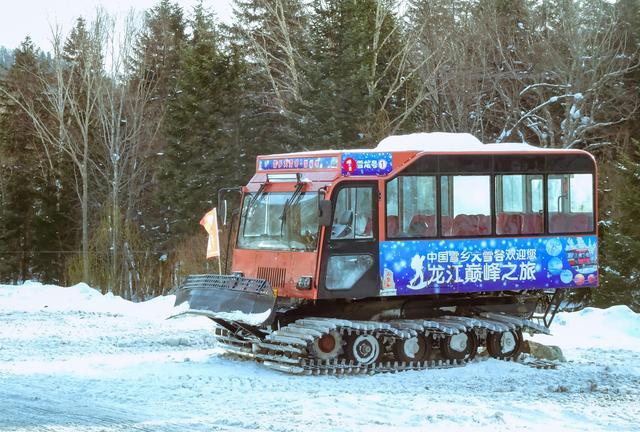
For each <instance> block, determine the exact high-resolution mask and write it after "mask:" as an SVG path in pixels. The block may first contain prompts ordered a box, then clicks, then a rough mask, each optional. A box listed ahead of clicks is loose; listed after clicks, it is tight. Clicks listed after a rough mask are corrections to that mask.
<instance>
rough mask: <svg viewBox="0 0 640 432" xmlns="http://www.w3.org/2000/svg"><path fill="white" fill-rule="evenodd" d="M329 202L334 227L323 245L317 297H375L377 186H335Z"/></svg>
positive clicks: (368, 183) (374, 183)
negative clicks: (330, 203)
mask: <svg viewBox="0 0 640 432" xmlns="http://www.w3.org/2000/svg"><path fill="white" fill-rule="evenodd" d="M331 200H332V205H333V225H332V226H331V230H330V232H329V230H327V233H326V235H325V241H324V244H323V254H322V263H321V268H320V284H319V290H318V297H319V298H363V297H374V296H378V295H379V293H380V277H379V274H378V273H379V263H378V261H379V257H378V229H377V227H378V205H377V204H378V203H377V201H378V188H377V183H376V182H358V183H351V182H350V183H348V184H345V185H344V186H338V189H337V190H336V191H335V192H334V193H333V194H332V198H331Z"/></svg>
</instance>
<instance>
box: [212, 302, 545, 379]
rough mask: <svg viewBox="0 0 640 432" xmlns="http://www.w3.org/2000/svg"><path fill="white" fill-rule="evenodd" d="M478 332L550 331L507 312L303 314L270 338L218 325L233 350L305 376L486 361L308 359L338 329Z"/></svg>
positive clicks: (403, 333) (399, 333)
mask: <svg viewBox="0 0 640 432" xmlns="http://www.w3.org/2000/svg"><path fill="white" fill-rule="evenodd" d="M477 330H480V331H484V332H502V331H509V330H521V331H526V332H529V333H545V334H549V330H548V329H547V328H546V327H543V326H540V325H539V324H537V323H534V322H532V321H529V320H526V319H522V318H518V317H513V316H508V315H502V314H483V315H482V316H478V317H463V316H443V317H438V318H431V319H429V320H396V321H390V322H376V321H353V320H343V319H336V318H303V319H299V320H297V321H295V322H294V323H291V324H289V325H287V326H285V327H282V328H280V329H278V330H276V331H273V332H271V333H269V334H267V336H266V337H265V339H264V340H260V339H258V338H256V337H254V336H249V335H247V336H246V337H242V336H235V335H232V334H231V333H230V332H229V331H227V330H225V329H222V328H216V338H217V340H218V343H219V344H220V345H222V346H223V347H224V348H225V349H226V350H227V351H229V352H231V353H233V354H235V355H238V356H242V357H248V358H252V359H254V360H256V361H258V362H260V363H262V364H263V365H264V366H266V367H268V368H271V369H274V370H278V371H281V372H286V373H291V374H305V375H356V374H375V373H394V372H402V371H408V370H424V369H442V368H452V367H459V366H462V365H464V364H466V363H468V362H477V361H480V360H479V359H478V358H477V357H476V358H471V359H466V360H453V359H451V360H438V361H425V362H412V363H403V362H384V361H383V362H377V363H374V364H370V365H363V364H354V363H353V362H347V361H346V360H341V359H333V360H319V359H312V358H308V357H306V355H307V353H308V348H309V347H310V345H311V344H312V343H313V341H314V340H315V339H316V338H319V337H321V336H322V335H323V334H326V333H329V332H331V331H337V332H339V333H341V334H342V335H343V336H345V335H350V334H354V333H356V334H373V335H375V336H383V337H384V336H386V337H390V338H410V337H413V336H415V335H416V334H418V333H424V332H428V333H430V334H431V335H433V337H435V338H443V337H446V336H447V335H455V334H458V333H461V332H466V331H477ZM519 359H520V357H519V358H518V359H512V358H511V359H509V358H507V359H504V360H510V361H518V360H519ZM523 364H527V365H529V366H531V367H536V368H544V369H547V368H555V364H553V363H550V362H541V361H533V362H528V363H523Z"/></svg>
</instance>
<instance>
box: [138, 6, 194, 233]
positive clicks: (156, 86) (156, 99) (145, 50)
mask: <svg viewBox="0 0 640 432" xmlns="http://www.w3.org/2000/svg"><path fill="white" fill-rule="evenodd" d="M185 27H186V22H185V19H184V16H183V11H182V8H181V7H180V6H179V5H178V3H172V2H170V1H169V0H160V1H159V2H158V3H157V4H156V5H155V6H154V7H153V8H151V9H149V10H147V11H146V12H145V19H144V24H143V28H142V30H141V31H140V34H139V36H138V38H137V41H136V42H135V47H134V50H133V55H132V58H130V59H129V63H130V64H129V68H128V69H129V70H130V71H131V72H130V76H129V77H128V79H129V81H130V82H129V87H130V88H134V89H138V88H144V89H145V90H146V92H147V94H148V96H149V97H150V99H151V103H150V105H149V106H148V107H147V109H146V110H145V118H144V119H143V120H142V121H143V123H144V124H145V128H146V132H145V134H146V136H147V139H146V143H145V147H146V149H145V151H144V152H145V153H146V154H148V155H149V157H147V158H146V159H145V160H141V161H140V163H143V164H145V166H146V167H145V169H144V170H141V172H140V174H139V175H141V176H144V177H145V179H144V181H140V182H139V183H138V184H135V189H132V190H130V193H129V194H128V196H129V199H128V203H127V205H126V208H127V210H126V213H127V219H129V220H132V221H135V223H136V225H138V226H140V227H142V229H143V235H144V236H146V237H147V239H148V240H149V241H151V242H153V243H154V244H158V243H160V242H162V241H164V240H166V234H162V233H166V232H168V231H169V225H168V222H169V221H168V220H166V219H165V220H163V216H162V214H163V210H160V211H158V208H160V207H162V204H161V200H162V198H161V192H162V191H161V190H160V187H159V183H158V173H160V171H161V169H160V164H161V161H160V158H158V157H152V156H151V155H158V156H161V155H163V154H164V152H165V150H166V146H167V139H166V136H165V134H164V133H163V127H164V121H165V114H166V110H167V106H168V103H169V101H170V100H172V99H173V98H175V97H176V96H177V93H176V85H177V80H178V76H179V74H180V63H181V58H182V55H183V50H184V45H185V41H186V36H185ZM132 186H133V185H132Z"/></svg>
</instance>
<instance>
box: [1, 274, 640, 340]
mask: <svg viewBox="0 0 640 432" xmlns="http://www.w3.org/2000/svg"><path fill="white" fill-rule="evenodd" d="M174 302H175V296H173V295H170V296H162V297H156V298H154V299H151V300H149V301H146V302H141V303H134V302H131V301H128V300H125V299H123V298H121V297H118V296H114V295H113V294H110V293H108V294H104V295H103V294H101V293H100V291H98V290H96V289H94V288H91V287H90V286H88V285H87V284H84V283H80V284H77V285H74V286H71V287H60V286H56V285H43V284H41V283H38V282H27V283H25V284H23V285H0V313H9V312H38V311H51V312H88V313H111V314H116V315H125V316H132V317H139V318H143V319H148V320H164V319H166V318H168V317H170V316H174V315H176V314H179V313H180V312H183V311H181V310H180V308H179V307H178V308H174V306H173V305H174ZM551 332H552V335H551V336H545V335H536V336H535V337H534V340H536V341H538V342H541V343H545V344H553V345H559V346H560V347H562V348H563V349H565V348H569V349H572V348H602V349H627V350H633V351H640V314H637V313H635V312H633V311H632V310H631V309H629V308H628V307H627V306H613V307H610V308H608V309H597V308H586V309H584V310H582V311H579V312H571V313H569V312H563V313H559V314H558V315H557V316H556V318H555V320H554V321H553V324H552V326H551Z"/></svg>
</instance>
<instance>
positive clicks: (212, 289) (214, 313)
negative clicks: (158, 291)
mask: <svg viewBox="0 0 640 432" xmlns="http://www.w3.org/2000/svg"><path fill="white" fill-rule="evenodd" d="M275 303H276V296H275V295H274V293H273V289H271V286H270V285H269V282H267V281H266V280H264V279H251V278H243V277H239V276H229V275H217V274H203V275H190V276H187V279H186V281H185V282H184V285H182V287H180V288H179V289H178V291H177V292H176V303H175V306H176V309H177V311H176V314H175V315H173V316H177V315H182V314H193V315H204V316H207V317H209V318H212V319H213V320H215V321H218V320H222V321H225V322H228V323H241V324H245V325H250V326H255V327H260V326H263V325H268V324H271V323H272V322H273V319H274V316H275V313H274V311H275V308H274V306H275Z"/></svg>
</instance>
